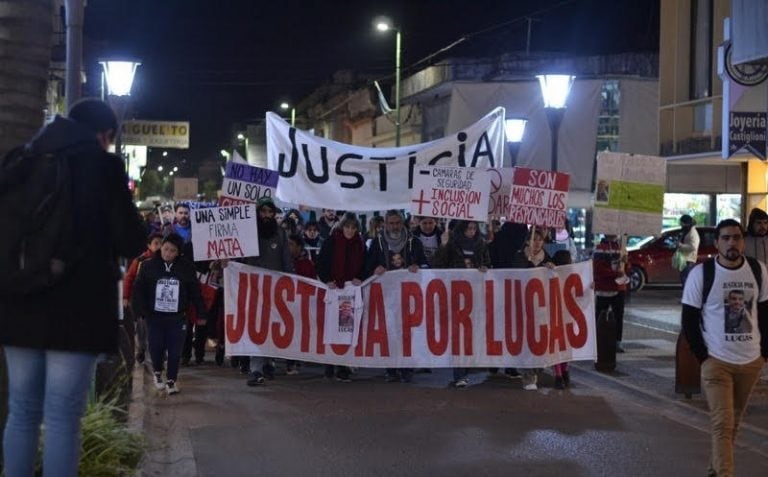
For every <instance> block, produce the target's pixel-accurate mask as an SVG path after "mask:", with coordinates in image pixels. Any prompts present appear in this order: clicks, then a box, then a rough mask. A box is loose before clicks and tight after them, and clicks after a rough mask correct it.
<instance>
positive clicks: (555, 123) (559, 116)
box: [544, 108, 565, 172]
mask: <svg viewBox="0 0 768 477" xmlns="http://www.w3.org/2000/svg"><path fill="white" fill-rule="evenodd" d="M544 111H545V113H546V115H547V123H549V130H550V132H551V133H552V156H551V159H550V170H551V171H555V172H557V166H558V164H557V139H558V136H559V131H560V123H561V122H562V120H563V115H564V114H565V108H544Z"/></svg>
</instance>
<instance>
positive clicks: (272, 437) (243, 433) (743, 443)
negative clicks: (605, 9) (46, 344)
mask: <svg viewBox="0 0 768 477" xmlns="http://www.w3.org/2000/svg"><path fill="white" fill-rule="evenodd" d="M676 294H677V295H676ZM678 298H679V289H677V290H674V289H671V290H670V289H662V290H643V291H641V292H639V293H638V294H637V295H636V296H635V297H633V299H632V304H631V305H630V310H635V309H645V310H648V309H662V308H663V309H665V310H667V313H668V314H674V308H675V307H674V306H672V305H674V304H675V303H676V300H677V299H678ZM671 304H672V305H671ZM625 341H626V343H627V346H628V352H627V353H625V354H624V355H620V356H619V367H618V368H617V371H616V372H615V373H612V374H610V375H603V374H601V373H597V372H596V371H594V369H593V367H592V365H591V363H583V362H582V363H577V364H576V365H575V366H574V367H573V370H572V379H573V386H572V387H571V388H570V389H568V390H565V391H558V390H555V389H553V387H552V378H551V376H550V374H549V372H548V371H545V372H544V375H543V377H542V379H541V387H540V389H539V390H538V391H523V390H522V388H521V383H520V381H519V380H517V381H515V380H510V379H507V378H503V377H492V376H489V375H488V374H487V373H486V372H485V371H484V370H483V371H481V370H478V371H477V372H475V373H472V374H471V376H470V379H471V383H472V384H471V385H470V386H469V387H468V388H466V389H453V388H450V387H449V386H448V382H449V381H450V379H451V375H450V371H449V370H444V369H437V370H434V371H433V372H432V373H429V374H425V373H420V374H417V375H416V376H415V379H414V382H413V383H411V384H402V383H385V382H384V380H383V372H382V370H376V369H362V370H359V371H358V373H357V374H355V375H354V382H353V383H348V384H345V383H338V382H335V381H328V380H326V379H324V378H323V377H322V368H321V367H319V366H312V365H308V366H305V367H304V368H303V369H302V373H301V374H300V375H298V376H285V375H281V374H280V371H281V370H282V363H280V365H279V366H280V368H279V371H278V373H279V374H278V376H277V378H276V379H275V380H274V381H270V382H268V383H267V384H266V385H265V386H263V387H258V388H249V387H247V386H246V385H245V379H244V377H243V376H242V375H240V374H239V373H237V372H236V371H235V370H233V369H231V368H229V367H221V368H220V367H216V366H213V365H207V366H201V367H192V368H183V369H182V371H181V377H180V386H181V388H182V392H181V394H179V395H176V396H173V397H170V398H169V397H165V396H162V395H158V394H156V393H155V392H154V390H153V389H152V387H151V385H150V384H149V381H148V379H149V376H148V374H147V373H144V374H142V373H141V372H137V373H135V381H134V382H135V384H136V396H137V406H135V407H134V408H133V411H132V414H133V417H134V422H138V425H139V426H143V428H144V431H145V432H146V434H147V436H148V438H149V441H150V443H151V449H150V452H149V453H148V454H147V457H146V459H145V461H144V465H143V468H142V475H151V476H161V475H162V476H174V475H178V476H191V475H200V476H260V475H264V476H275V475H279V476H293V475H297V476H299V475H300V476H307V475H312V476H326V475H327V476H360V475H365V476H368V475H374V476H376V475H387V476H392V475H397V476H401V475H402V476H411V475H413V476H424V475H434V476H463V475H473V476H477V475H483V476H496V475H498V476H509V475H525V476H566V475H567V476H613V475H620V476H647V475H653V476H662V477H663V476H674V477H680V476H695V475H702V476H703V475H706V468H707V462H708V458H709V436H708V433H707V431H706V428H707V417H706V412H705V406H704V404H703V400H702V398H701V397H700V396H697V397H694V399H693V400H684V399H683V398H682V397H680V396H676V395H674V392H673V391H672V390H671V385H670V378H669V370H668V368H669V362H670V355H669V354H670V353H669V350H670V349H671V344H670V343H673V342H674V334H673V333H670V332H667V331H664V330H658V329H652V328H648V327H645V326H643V325H635V324H631V323H628V324H627V335H626V336H625ZM145 383H146V384H147V386H143V384H145ZM765 401H766V402H768V397H766V399H765ZM762 403H763V401H760V402H758V403H757V404H756V406H755V407H756V408H757V412H756V413H754V414H753V417H754V419H751V420H750V422H751V424H748V425H747V429H745V435H744V437H743V438H741V439H740V441H739V447H738V449H737V452H736V462H737V475H739V476H742V477H743V476H746V477H751V476H755V477H757V476H760V477H763V476H765V475H768V424H766V425H763V424H762V423H763V422H766V423H768V419H763V418H765V417H766V416H768V409H762V410H761V409H760V406H762V405H763V404H762ZM761 419H763V420H761Z"/></svg>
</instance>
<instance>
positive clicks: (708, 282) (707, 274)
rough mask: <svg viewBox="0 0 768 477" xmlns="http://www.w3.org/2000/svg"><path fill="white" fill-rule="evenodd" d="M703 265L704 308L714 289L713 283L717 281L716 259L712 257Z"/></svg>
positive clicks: (702, 304)
mask: <svg viewBox="0 0 768 477" xmlns="http://www.w3.org/2000/svg"><path fill="white" fill-rule="evenodd" d="M702 266H703V267H704V287H703V288H702V290H701V308H704V305H706V303H707V298H709V292H710V291H711V290H712V284H713V283H714V282H715V259H714V258H710V259H709V260H707V261H705V262H704V263H703V264H702Z"/></svg>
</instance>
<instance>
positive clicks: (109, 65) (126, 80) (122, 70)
mask: <svg viewBox="0 0 768 477" xmlns="http://www.w3.org/2000/svg"><path fill="white" fill-rule="evenodd" d="M99 63H101V67H102V68H103V69H104V77H105V78H106V80H107V90H108V91H109V94H110V95H112V96H130V95H131V86H133V77H134V75H135V74H136V68H138V67H139V65H141V63H140V62H138V61H112V60H108V61H100V62H99Z"/></svg>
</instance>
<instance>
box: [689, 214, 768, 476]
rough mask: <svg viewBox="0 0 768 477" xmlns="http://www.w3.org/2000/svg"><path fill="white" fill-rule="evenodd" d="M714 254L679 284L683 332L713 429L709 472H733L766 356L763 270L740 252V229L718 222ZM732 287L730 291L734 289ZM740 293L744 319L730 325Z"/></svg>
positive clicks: (767, 279)
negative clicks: (739, 433) (698, 372)
mask: <svg viewBox="0 0 768 477" xmlns="http://www.w3.org/2000/svg"><path fill="white" fill-rule="evenodd" d="M716 230H717V235H716V241H715V245H716V246H717V257H716V258H714V259H710V260H707V261H706V262H704V263H703V264H700V265H697V266H696V267H694V268H693V269H692V270H691V272H690V274H689V275H688V279H687V280H686V283H685V288H684V289H683V300H682V301H683V318H682V324H683V332H684V333H685V337H686V338H687V340H688V343H689V345H690V349H691V351H692V352H693V354H694V355H696V358H697V359H698V361H699V362H700V363H701V387H702V390H703V391H704V395H705V396H706V398H707V404H708V405H709V413H710V428H711V433H712V441H711V442H712V457H711V460H710V468H709V475H717V476H719V477H730V476H733V475H734V457H733V446H734V442H735V440H736V432H737V430H738V428H739V422H740V421H741V418H742V416H743V415H744V411H745V410H746V407H747V402H748V401H749V396H750V394H751V393H752V389H753V388H754V386H755V383H756V382H757V380H758V378H759V376H760V372H761V370H762V368H763V365H764V364H765V362H766V361H768V272H767V271H766V268H765V265H764V264H762V263H760V262H759V261H757V260H755V259H754V258H751V257H746V256H745V255H744V230H743V229H742V227H741V224H740V223H739V222H737V221H736V220H733V219H726V220H723V221H721V222H720V223H719V224H717V228H716ZM734 292H735V293H734ZM733 295H739V297H740V300H741V301H743V303H742V304H741V305H740V306H744V307H745V308H746V313H744V314H742V319H744V320H747V321H748V323H745V324H743V325H742V326H739V327H737V328H734V327H732V326H730V325H729V323H728V319H729V315H730V314H731V312H732V310H731V308H732V307H733V305H734V304H733V302H732V301H731V302H729V298H732V297H733Z"/></svg>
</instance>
